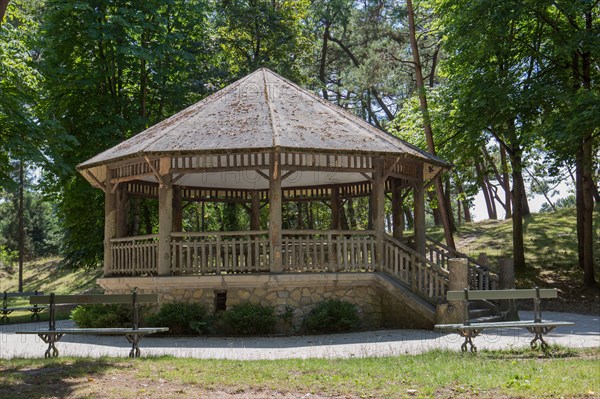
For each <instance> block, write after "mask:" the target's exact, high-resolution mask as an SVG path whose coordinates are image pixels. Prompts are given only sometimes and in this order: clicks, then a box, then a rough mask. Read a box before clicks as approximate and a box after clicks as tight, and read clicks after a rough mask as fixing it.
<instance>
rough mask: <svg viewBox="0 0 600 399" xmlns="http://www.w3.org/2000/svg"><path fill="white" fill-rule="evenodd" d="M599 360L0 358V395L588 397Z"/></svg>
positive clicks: (555, 355) (585, 355)
mask: <svg viewBox="0 0 600 399" xmlns="http://www.w3.org/2000/svg"><path fill="white" fill-rule="evenodd" d="M599 359H600V350H599V349H588V350H570V349H561V348H557V347H553V348H552V349H551V350H550V351H549V352H547V353H546V354H543V353H540V352H536V351H531V350H520V351H495V352H486V351H483V352H480V353H478V354H475V355H473V354H462V353H456V352H446V351H433V352H429V353H425V354H422V355H416V356H399V357H383V358H357V359H289V360H275V361H230V360H199V359H179V358H172V357H160V358H142V359H136V360H128V359H115V358H102V359H85V358H78V359H73V358H58V359H51V360H42V359H35V360H31V359H17V360H8V361H3V362H2V363H0V397H2V398H6V399H8V398H21V397H30V398H42V397H52V396H59V397H62V398H80V397H98V396H99V395H100V396H101V397H104V398H134V397H152V398H166V397H170V396H174V395H183V396H186V397H204V396H208V397H227V398H230V397H231V398H233V397H240V398H241V397H275V398H277V397H288V398H289V397H313V398H314V397H317V398H322V397H340V398H399V397H423V398H435V397H474V396H477V397H478V398H497V397H527V398H557V397H571V398H586V397H590V398H591V397H598V396H599V395H600V367H598V360H599ZM309 394H310V395H309ZM24 395H27V396H24Z"/></svg>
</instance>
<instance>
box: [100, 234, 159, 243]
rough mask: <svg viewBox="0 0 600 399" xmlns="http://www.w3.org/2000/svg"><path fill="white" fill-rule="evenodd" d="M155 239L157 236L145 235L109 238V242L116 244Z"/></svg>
mask: <svg viewBox="0 0 600 399" xmlns="http://www.w3.org/2000/svg"><path fill="white" fill-rule="evenodd" d="M155 238H158V234H146V235H143V236H132V237H119V238H111V239H110V242H111V243H116V242H128V241H143V240H153V239H155Z"/></svg>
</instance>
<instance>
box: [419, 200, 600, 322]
mask: <svg viewBox="0 0 600 399" xmlns="http://www.w3.org/2000/svg"><path fill="white" fill-rule="evenodd" d="M523 227H524V237H523V241H524V244H525V261H526V262H527V267H526V269H525V270H516V271H515V272H516V284H517V288H531V287H534V286H539V287H547V288H551V287H552V288H558V290H559V298H558V299H556V300H554V299H553V300H550V301H544V304H543V309H544V310H555V311H576V312H578V313H587V314H599V313H600V289H599V288H598V287H592V288H590V287H585V286H584V285H583V270H582V269H580V268H579V266H578V262H577V223H576V218H575V209H562V210H559V211H557V212H548V213H534V214H532V215H531V216H529V217H527V218H525V219H524V221H523ZM428 234H429V235H430V236H432V237H433V238H435V239H437V240H441V241H443V239H444V238H443V237H444V234H443V230H441V229H440V228H434V229H431V230H429V231H428ZM594 235H595V237H596V240H595V243H596V245H595V248H594V250H595V252H594V258H595V264H596V281H598V282H600V269H598V266H599V265H600V245H598V243H600V212H596V213H595V214H594ZM455 240H456V243H457V249H458V250H459V251H461V252H463V253H466V254H467V255H470V256H471V257H473V258H477V256H478V255H479V253H481V252H485V253H486V254H487V256H488V259H489V263H490V265H491V266H493V267H496V266H497V265H498V260H499V258H502V257H511V256H512V222H511V220H485V221H482V222H477V223H464V224H462V225H461V226H459V228H458V232H457V233H456V234H455Z"/></svg>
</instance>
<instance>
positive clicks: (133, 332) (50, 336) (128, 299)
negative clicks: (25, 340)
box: [16, 289, 169, 358]
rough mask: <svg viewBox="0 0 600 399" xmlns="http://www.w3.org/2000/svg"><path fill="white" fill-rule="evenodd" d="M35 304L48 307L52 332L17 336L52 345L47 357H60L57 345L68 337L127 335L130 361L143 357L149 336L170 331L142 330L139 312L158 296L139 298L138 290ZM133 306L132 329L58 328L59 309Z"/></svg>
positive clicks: (55, 297)
mask: <svg viewBox="0 0 600 399" xmlns="http://www.w3.org/2000/svg"><path fill="white" fill-rule="evenodd" d="M30 302H31V303H32V304H48V308H49V313H50V319H49V325H48V328H47V329H46V328H43V329H35V330H23V331H16V333H17V334H36V335H38V336H39V337H40V338H41V339H42V340H43V341H44V342H45V343H47V344H48V349H47V350H46V352H45V353H44V357H45V358H48V357H56V356H58V349H56V345H55V343H56V342H58V341H60V339H61V338H62V337H63V336H64V335H66V334H75V335H124V336H125V338H127V340H128V341H129V343H131V351H130V352H129V357H139V356H140V347H139V342H140V341H141V340H142V338H143V337H144V336H145V335H147V334H154V333H159V332H165V331H169V329H168V328H167V327H143V328H142V327H139V326H138V324H139V323H138V319H139V310H138V305H139V304H140V303H157V302H158V295H157V294H138V293H137V291H136V289H134V290H133V291H132V293H131V294H113V295H102V294H96V295H55V294H50V295H44V296H32V297H30ZM123 303H130V304H131V305H132V308H133V309H132V312H133V326H132V327H131V328H57V327H56V320H55V308H56V306H57V305H75V304H77V305H82V304H123Z"/></svg>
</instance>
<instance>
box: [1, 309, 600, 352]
mask: <svg viewBox="0 0 600 399" xmlns="http://www.w3.org/2000/svg"><path fill="white" fill-rule="evenodd" d="M520 316H521V319H522V320H531V319H532V318H533V313H532V312H527V311H521V312H520ZM544 320H560V321H572V322H574V323H575V325H574V326H568V327H560V328H557V329H556V330H555V331H553V332H552V333H550V334H548V335H547V341H548V343H550V344H560V345H563V346H568V347H572V348H589V347H600V316H589V315H579V314H572V313H556V312H544ZM35 326H39V327H40V328H43V327H47V323H36V324H35V325H33V324H28V325H26V326H24V325H22V324H21V325H19V324H15V325H2V326H1V327H0V359H7V358H13V357H43V355H44V351H45V350H46V347H47V345H46V344H44V342H43V341H42V340H41V339H40V338H39V337H38V336H36V335H18V334H15V333H14V332H15V331H17V330H19V329H23V328H27V329H30V328H32V327H34V328H35ZM58 326H60V327H69V326H73V324H72V323H71V322H70V321H60V322H57V327H58ZM531 339H532V334H530V333H528V332H527V331H526V330H525V329H501V330H486V331H485V332H484V333H483V334H482V335H481V336H479V337H477V338H476V339H475V344H476V345H477V347H478V349H479V350H482V349H508V348H523V347H527V346H528V345H529V342H530V340H531ZM461 343H462V338H460V337H459V336H458V335H456V334H442V333H439V332H434V331H427V330H379V331H369V332H358V333H349V334H333V335H310V336H297V337H264V338H215V337H192V338H188V337H185V338H171V337H168V338H167V337H159V338H157V337H151V336H147V337H146V338H144V339H143V340H142V342H141V343H140V347H141V350H142V356H159V355H172V356H177V357H192V358H203V359H204V358H210V359H235V360H254V359H282V358H312V357H318V358H348V357H368V356H394V355H401V354H417V353H422V352H426V351H429V350H432V349H450V350H456V351H459V350H460V344H461ZM57 348H58V350H59V351H60V355H61V356H92V357H100V356H120V357H125V356H127V355H128V353H129V348H130V345H129V344H128V343H127V341H126V339H125V338H124V337H99V336H79V335H67V336H64V337H63V338H62V340H61V341H60V342H59V343H57Z"/></svg>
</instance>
